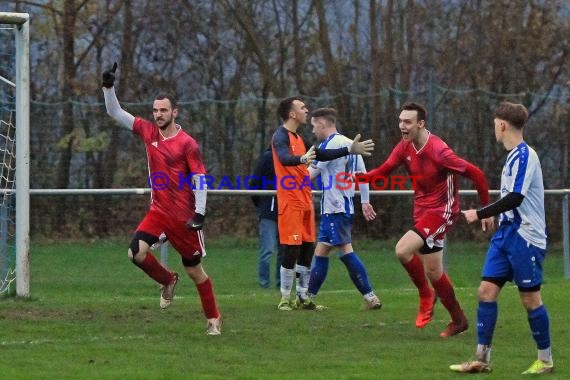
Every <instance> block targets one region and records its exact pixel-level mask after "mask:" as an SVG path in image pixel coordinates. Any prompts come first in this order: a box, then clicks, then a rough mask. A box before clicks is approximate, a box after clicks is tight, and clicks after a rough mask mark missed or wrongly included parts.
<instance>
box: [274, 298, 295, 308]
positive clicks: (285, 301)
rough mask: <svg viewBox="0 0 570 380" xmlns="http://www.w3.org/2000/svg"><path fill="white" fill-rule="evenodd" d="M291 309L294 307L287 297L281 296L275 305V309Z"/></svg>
mask: <svg viewBox="0 0 570 380" xmlns="http://www.w3.org/2000/svg"><path fill="white" fill-rule="evenodd" d="M293 309H294V307H293V305H292V302H291V301H289V299H287V298H281V301H279V305H277V310H281V311H291V310H293Z"/></svg>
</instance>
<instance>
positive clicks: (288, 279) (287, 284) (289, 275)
mask: <svg viewBox="0 0 570 380" xmlns="http://www.w3.org/2000/svg"><path fill="white" fill-rule="evenodd" d="M279 273H280V275H281V298H289V297H290V296H291V288H292V287H293V278H294V277H295V271H294V270H293V269H287V268H284V267H281V269H280V271H279Z"/></svg>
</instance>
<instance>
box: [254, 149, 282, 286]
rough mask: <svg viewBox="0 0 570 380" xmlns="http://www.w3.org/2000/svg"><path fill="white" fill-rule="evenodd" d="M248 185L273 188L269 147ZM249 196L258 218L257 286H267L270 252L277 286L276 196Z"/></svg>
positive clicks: (278, 277) (261, 157)
mask: <svg viewBox="0 0 570 380" xmlns="http://www.w3.org/2000/svg"><path fill="white" fill-rule="evenodd" d="M249 186H250V189H259V190H275V169H274V168H273V156H272V154H271V147H268V148H267V149H266V150H265V151H264V152H263V153H262V154H261V156H260V157H259V159H258V161H257V164H256V166H255V170H254V172H253V178H252V180H251V181H250V183H249ZM251 198H252V200H253V203H254V204H255V208H256V211H257V216H258V218H259V258H258V264H257V274H258V279H259V286H261V287H262V288H269V286H270V280H269V278H270V269H269V267H270V262H271V254H272V253H273V252H277V260H276V266H275V268H276V269H275V280H276V286H277V287H279V286H280V274H279V268H280V267H281V249H280V246H279V239H278V236H277V234H278V232H277V197H276V196H275V195H274V194H273V195H254V196H252V197H251Z"/></svg>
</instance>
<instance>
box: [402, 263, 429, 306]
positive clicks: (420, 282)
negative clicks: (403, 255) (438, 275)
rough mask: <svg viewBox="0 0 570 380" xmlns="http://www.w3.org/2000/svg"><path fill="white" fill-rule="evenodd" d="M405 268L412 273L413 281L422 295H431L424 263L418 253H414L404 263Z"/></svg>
mask: <svg viewBox="0 0 570 380" xmlns="http://www.w3.org/2000/svg"><path fill="white" fill-rule="evenodd" d="M402 265H403V266H404V269H406V271H407V272H408V274H409V275H410V278H411V279H412V282H413V283H414V285H416V288H418V292H419V293H420V297H430V296H431V294H432V292H431V288H430V287H429V284H428V281H427V278H426V274H425V272H424V264H423V263H422V260H421V259H420V258H419V257H418V255H413V257H412V259H411V260H410V261H408V262H407V263H405V264H402Z"/></svg>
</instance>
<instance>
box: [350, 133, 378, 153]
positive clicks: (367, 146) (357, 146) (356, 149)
mask: <svg viewBox="0 0 570 380" xmlns="http://www.w3.org/2000/svg"><path fill="white" fill-rule="evenodd" d="M360 137H361V136H360V133H359V134H357V135H356V136H354V140H353V141H352V145H350V148H349V149H348V151H349V152H350V153H351V154H360V155H361V156H371V155H372V153H370V152H372V151H373V150H374V141H372V140H365V141H362V142H360Z"/></svg>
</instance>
